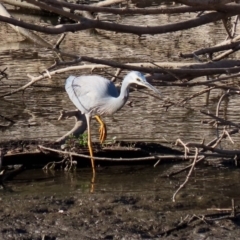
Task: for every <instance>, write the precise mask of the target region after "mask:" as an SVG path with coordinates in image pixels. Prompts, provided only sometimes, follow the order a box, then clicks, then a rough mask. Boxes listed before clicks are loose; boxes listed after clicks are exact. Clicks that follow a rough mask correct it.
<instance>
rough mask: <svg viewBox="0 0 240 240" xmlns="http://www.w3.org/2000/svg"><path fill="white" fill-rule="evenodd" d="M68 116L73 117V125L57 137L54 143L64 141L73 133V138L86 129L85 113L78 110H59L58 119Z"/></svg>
mask: <svg viewBox="0 0 240 240" xmlns="http://www.w3.org/2000/svg"><path fill="white" fill-rule="evenodd" d="M70 117H74V118H75V125H74V127H73V128H72V129H71V130H70V131H69V132H68V133H66V134H65V135H64V136H62V137H60V138H59V139H57V140H56V143H64V142H65V141H66V140H67V139H68V138H69V136H71V135H73V136H74V137H75V138H78V137H79V136H80V135H81V134H83V133H84V131H85V130H86V129H87V121H86V117H85V115H83V114H81V112H80V111H79V110H74V111H61V112H60V116H59V118H58V120H62V119H64V118H70Z"/></svg>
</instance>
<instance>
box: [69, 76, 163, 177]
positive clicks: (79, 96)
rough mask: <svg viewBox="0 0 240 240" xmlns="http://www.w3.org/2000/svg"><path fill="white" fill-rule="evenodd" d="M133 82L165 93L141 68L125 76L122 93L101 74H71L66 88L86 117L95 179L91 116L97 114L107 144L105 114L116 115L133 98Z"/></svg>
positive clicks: (102, 139)
mask: <svg viewBox="0 0 240 240" xmlns="http://www.w3.org/2000/svg"><path fill="white" fill-rule="evenodd" d="M131 84H137V85H140V86H144V87H146V88H149V89H150V90H152V91H154V92H155V93H156V94H158V95H161V92H160V91H158V90H157V89H156V88H155V87H153V86H152V85H151V84H150V83H148V82H147V80H146V78H145V76H144V75H143V74H142V73H140V72H138V71H131V72H129V73H128V74H127V75H126V76H125V77H124V79H123V81H122V85H121V89H120V92H119V91H118V89H117V88H116V86H115V85H114V83H113V82H111V81H110V80H108V79H106V78H104V77H102V76H99V75H82V76H79V77H76V76H69V77H68V78H67V80H66V83H65V90H66V92H67V94H68V96H69V98H70V100H71V101H72V102H73V104H74V105H75V106H76V108H77V109H78V110H79V111H80V112H81V113H82V114H84V115H85V117H86V121H87V132H88V149H89V153H90V158H91V165H92V171H93V179H95V164H94V157H93V150H92V141H91V119H92V118H93V117H95V118H96V120H97V121H98V122H99V124H100V127H99V133H100V137H99V140H100V142H101V143H103V142H104V141H105V139H106V137H107V128H106V124H105V123H104V122H103V120H102V119H101V116H103V115H113V114H114V113H115V112H117V111H119V110H120V109H121V108H122V107H123V106H124V104H125V103H126V102H127V100H128V97H129V87H130V85H131Z"/></svg>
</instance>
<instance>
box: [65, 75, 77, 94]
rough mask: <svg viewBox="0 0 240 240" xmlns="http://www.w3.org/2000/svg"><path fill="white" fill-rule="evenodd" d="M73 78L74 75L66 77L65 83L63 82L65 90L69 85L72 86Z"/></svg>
mask: <svg viewBox="0 0 240 240" xmlns="http://www.w3.org/2000/svg"><path fill="white" fill-rule="evenodd" d="M75 78H76V77H75V76H69V77H68V78H67V80H66V83H65V89H66V91H67V89H68V88H69V87H72V82H73V80H74V79H75Z"/></svg>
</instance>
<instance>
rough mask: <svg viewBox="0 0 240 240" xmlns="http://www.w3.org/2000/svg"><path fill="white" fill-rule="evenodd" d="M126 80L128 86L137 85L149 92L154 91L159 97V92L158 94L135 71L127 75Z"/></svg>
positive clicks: (140, 74) (142, 76)
mask: <svg viewBox="0 0 240 240" xmlns="http://www.w3.org/2000/svg"><path fill="white" fill-rule="evenodd" d="M127 78H128V79H129V83H130V84H137V85H139V86H143V87H146V88H149V89H150V90H152V91H154V92H155V93H157V94H159V95H161V92H159V91H158V90H157V89H156V88H155V87H153V86H152V85H151V84H150V83H149V82H148V81H147V80H146V78H145V76H144V75H143V74H142V73H140V72H137V71H132V72H130V73H129V74H128V75H127Z"/></svg>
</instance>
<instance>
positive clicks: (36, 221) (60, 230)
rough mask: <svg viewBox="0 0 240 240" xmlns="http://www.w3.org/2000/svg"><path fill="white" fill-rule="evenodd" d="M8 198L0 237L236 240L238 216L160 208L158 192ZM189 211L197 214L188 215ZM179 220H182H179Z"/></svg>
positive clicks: (174, 206) (0, 220) (170, 206)
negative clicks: (229, 217) (230, 217)
mask: <svg viewBox="0 0 240 240" xmlns="http://www.w3.org/2000/svg"><path fill="white" fill-rule="evenodd" d="M7 199H8V201H6V200H5V197H4V196H2V198H1V205H0V213H1V217H0V229H1V230H0V231H1V232H0V235H1V239H39V240H40V239H160V238H164V239H239V236H240V235H239V234H240V228H239V224H240V217H239V216H237V217H236V218H234V220H230V219H223V220H215V221H214V219H215V218H217V219H220V217H221V215H219V216H217V215H215V216H214V217H212V218H210V217H208V218H206V219H204V218H202V217H201V216H200V214H203V213H204V212H200V211H199V210H196V211H194V213H190V212H189V211H184V210H181V208H183V206H181V204H180V205H179V204H172V203H168V204H165V206H164V207H160V204H159V201H160V199H161V196H158V195H155V196H154V197H153V196H134V195H132V196H131V195H129V194H125V195H124V194H121V195H117V194H106V193H105V194H84V195H83V196H81V195H79V196H76V195H74V196H71V197H69V196H67V197H64V196H62V197H59V196H58V197H57V196H54V195H52V196H42V195H41V194H38V195H37V196H34V195H29V196H25V197H24V198H22V197H21V198H19V197H18V196H12V197H11V198H9V197H8V198H7ZM188 214H189V217H187V215H188ZM194 214H196V215H199V217H193V216H194ZM208 214H209V213H208ZM184 218H186V221H184V222H183V223H182V224H180V222H181V221H182V220H183V219H184ZM201 218H202V220H201ZM188 222H190V223H188Z"/></svg>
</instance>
